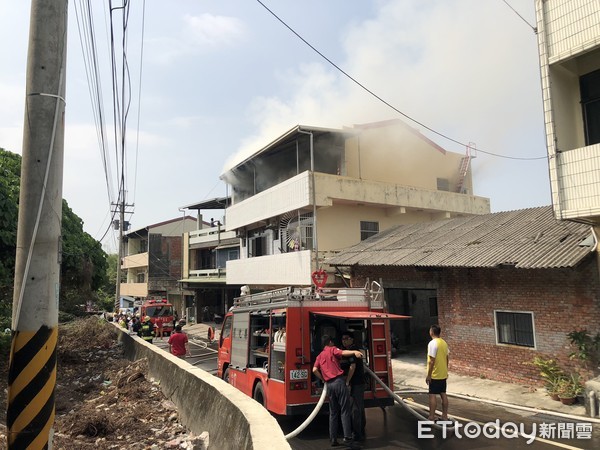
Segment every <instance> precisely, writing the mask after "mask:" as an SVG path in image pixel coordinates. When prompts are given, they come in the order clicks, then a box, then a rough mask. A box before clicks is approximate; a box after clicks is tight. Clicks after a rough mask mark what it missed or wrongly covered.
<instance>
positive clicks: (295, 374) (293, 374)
mask: <svg viewBox="0 0 600 450" xmlns="http://www.w3.org/2000/svg"><path fill="white" fill-rule="evenodd" d="M307 378H308V370H306V369H302V370H290V380H306V379H307Z"/></svg>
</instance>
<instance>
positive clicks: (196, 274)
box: [189, 268, 226, 280]
mask: <svg viewBox="0 0 600 450" xmlns="http://www.w3.org/2000/svg"><path fill="white" fill-rule="evenodd" d="M225 273H226V270H225V268H217V269H201V270H190V274H189V278H190V280H192V279H196V280H203V279H207V278H225Z"/></svg>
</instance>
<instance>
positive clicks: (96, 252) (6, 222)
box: [0, 148, 108, 319]
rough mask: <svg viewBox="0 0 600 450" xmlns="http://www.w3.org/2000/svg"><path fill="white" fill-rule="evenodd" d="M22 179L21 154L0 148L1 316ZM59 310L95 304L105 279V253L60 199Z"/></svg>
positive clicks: (8, 302) (7, 304)
mask: <svg viewBox="0 0 600 450" xmlns="http://www.w3.org/2000/svg"><path fill="white" fill-rule="evenodd" d="M20 180H21V156H20V155H17V154H15V153H11V152H8V151H6V150H4V149H3V148H0V317H4V318H5V319H6V318H7V317H10V310H11V308H12V292H13V284H14V273H15V252H16V242H17V223H18V208H19V189H20ZM61 234H62V255H61V256H62V262H61V292H60V306H59V307H60V310H61V311H65V312H71V313H72V312H77V311H78V310H80V309H81V308H80V305H86V304H89V303H90V302H91V303H96V301H97V300H98V295H97V292H96V291H98V289H100V288H101V287H103V286H104V285H105V284H106V282H107V273H106V270H107V267H108V263H107V260H106V258H107V255H106V253H105V252H104V250H102V246H101V244H100V243H99V242H98V241H96V240H95V239H94V238H92V237H91V236H90V235H89V234H88V233H86V232H85V231H83V221H82V220H81V218H79V217H78V216H77V215H76V214H75V213H74V212H73V211H72V210H71V208H70V207H69V205H68V203H67V202H66V200H64V199H63V206H62V229H61Z"/></svg>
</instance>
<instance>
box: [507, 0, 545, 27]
mask: <svg viewBox="0 0 600 450" xmlns="http://www.w3.org/2000/svg"><path fill="white" fill-rule="evenodd" d="M502 1H503V2H504V3H505V4H506V6H508V7H509V8H510V9H512V10H513V12H514V13H515V14H516V15H517V16H519V17H520V18H521V20H522V21H523V22H525V23H526V24H527V25H529V27H530V28H531V29H532V30H533V32H534V33H535V34H537V28H536V27H534V26H533V25H531V24H530V23H529V22H527V20H525V18H524V17H523V16H522V15H521V14H519V13H518V12H517V10H516V9H515V8H513V7H512V6H510V4H509V3H508V2H507V1H506V0H502Z"/></svg>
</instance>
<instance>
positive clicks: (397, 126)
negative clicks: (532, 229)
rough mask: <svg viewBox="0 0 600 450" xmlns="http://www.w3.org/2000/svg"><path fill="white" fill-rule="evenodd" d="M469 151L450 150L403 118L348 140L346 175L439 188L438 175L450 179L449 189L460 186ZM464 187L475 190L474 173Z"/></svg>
mask: <svg viewBox="0 0 600 450" xmlns="http://www.w3.org/2000/svg"><path fill="white" fill-rule="evenodd" d="M465 155H466V149H465V154H458V153H453V152H447V151H445V150H444V149H442V148H441V147H439V146H438V145H437V144H435V143H434V142H433V141H431V140H429V139H428V138H426V137H425V136H423V135H422V134H420V133H419V132H418V131H417V130H414V129H412V128H410V127H408V126H407V125H406V124H404V123H403V122H400V121H389V122H384V123H382V124H376V125H375V126H371V127H366V128H365V129H364V130H363V132H362V133H361V134H360V135H358V136H356V137H353V138H350V139H348V140H347V141H346V161H345V165H346V174H345V175H346V176H348V177H353V178H358V179H362V180H372V181H381V182H387V183H395V184H403V185H407V186H414V187H419V188H424V189H432V190H435V189H438V185H437V179H438V178H445V179H447V180H448V184H449V191H450V192H456V191H457V190H458V181H459V172H460V165H461V161H462V158H463V157H464V156H465ZM464 187H465V188H466V189H467V192H469V193H470V192H472V183H471V173H470V171H469V173H468V174H467V177H466V179H465V183H464Z"/></svg>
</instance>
